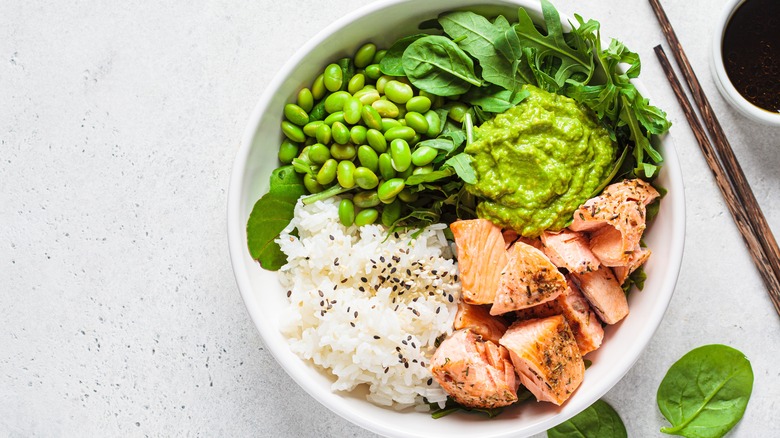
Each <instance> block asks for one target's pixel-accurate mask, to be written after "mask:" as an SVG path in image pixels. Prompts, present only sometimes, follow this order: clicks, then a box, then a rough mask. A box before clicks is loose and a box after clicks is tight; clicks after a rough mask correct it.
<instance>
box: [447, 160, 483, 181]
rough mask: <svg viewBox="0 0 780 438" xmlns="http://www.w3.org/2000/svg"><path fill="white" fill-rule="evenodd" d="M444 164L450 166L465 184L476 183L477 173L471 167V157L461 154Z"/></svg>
mask: <svg viewBox="0 0 780 438" xmlns="http://www.w3.org/2000/svg"><path fill="white" fill-rule="evenodd" d="M444 164H445V165H448V166H452V168H453V169H455V172H457V174H458V176H459V177H460V179H462V180H463V182H465V183H466V184H476V183H477V173H476V171H474V168H473V167H472V166H471V155H469V154H467V153H465V152H461V153H459V154H458V155H455V156H454V157H452V158H450V159H449V160H447V161H445V162H444Z"/></svg>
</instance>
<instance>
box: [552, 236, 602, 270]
mask: <svg viewBox="0 0 780 438" xmlns="http://www.w3.org/2000/svg"><path fill="white" fill-rule="evenodd" d="M542 244H544V247H543V249H542V251H544V253H545V254H546V255H547V257H549V258H550V261H552V262H553V264H555V266H557V267H559V268H565V269H567V270H568V271H569V272H576V273H578V274H584V273H585V272H590V271H595V270H596V269H598V268H599V264H600V263H599V259H597V258H596V256H595V255H593V252H591V250H590V247H589V245H588V238H587V237H586V236H585V235H584V234H582V233H578V232H576V231H571V230H567V229H564V230H561V231H560V232H558V233H552V232H549V231H545V232H544V233H542Z"/></svg>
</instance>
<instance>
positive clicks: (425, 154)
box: [309, 146, 439, 166]
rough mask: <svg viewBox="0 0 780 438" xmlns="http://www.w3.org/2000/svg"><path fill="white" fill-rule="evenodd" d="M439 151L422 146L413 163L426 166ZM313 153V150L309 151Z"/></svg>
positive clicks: (415, 151) (415, 152) (415, 154)
mask: <svg viewBox="0 0 780 438" xmlns="http://www.w3.org/2000/svg"><path fill="white" fill-rule="evenodd" d="M438 154H439V151H437V150H436V149H434V148H432V147H430V146H420V147H418V148H417V149H415V150H414V152H412V164H414V165H415V166H426V165H428V164H430V163H431V161H433V159H434V158H436V155H438ZM309 155H311V152H309Z"/></svg>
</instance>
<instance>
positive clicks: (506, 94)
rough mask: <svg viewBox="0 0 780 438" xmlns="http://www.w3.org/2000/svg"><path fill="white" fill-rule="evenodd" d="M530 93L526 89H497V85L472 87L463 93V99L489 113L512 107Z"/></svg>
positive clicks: (501, 111)
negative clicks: (516, 90) (515, 90)
mask: <svg viewBox="0 0 780 438" xmlns="http://www.w3.org/2000/svg"><path fill="white" fill-rule="evenodd" d="M530 94H531V93H530V92H528V90H520V91H519V92H512V91H509V90H503V89H498V88H497V87H481V88H472V89H471V91H469V92H468V93H466V94H465V95H463V98H462V99H463V100H464V101H465V102H466V103H468V104H470V105H474V106H477V107H479V108H481V109H482V110H483V111H487V112H490V113H503V112H504V111H506V110H508V109H509V108H512V107H513V106H515V105H517V104H518V103H520V102H522V101H523V99H525V98H526V97H528V96H529V95H530Z"/></svg>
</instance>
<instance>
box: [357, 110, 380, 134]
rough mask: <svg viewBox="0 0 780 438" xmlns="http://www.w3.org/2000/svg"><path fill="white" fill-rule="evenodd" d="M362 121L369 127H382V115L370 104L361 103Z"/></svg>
mask: <svg viewBox="0 0 780 438" xmlns="http://www.w3.org/2000/svg"><path fill="white" fill-rule="evenodd" d="M360 115H361V117H362V118H363V123H365V124H366V126H367V127H369V128H371V129H382V116H380V115H379V113H378V112H376V110H375V109H374V107H372V106H371V105H363V108H361V109H360Z"/></svg>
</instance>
